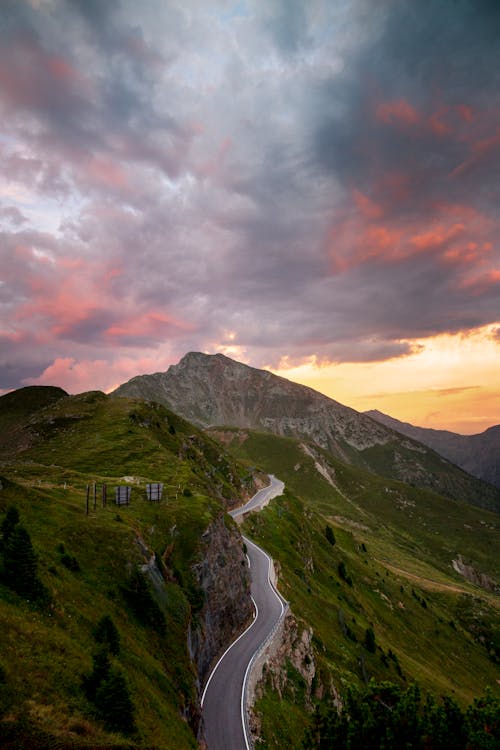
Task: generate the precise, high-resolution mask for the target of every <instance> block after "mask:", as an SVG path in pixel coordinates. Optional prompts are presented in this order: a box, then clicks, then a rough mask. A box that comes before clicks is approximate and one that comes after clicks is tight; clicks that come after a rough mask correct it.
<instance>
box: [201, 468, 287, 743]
mask: <svg viewBox="0 0 500 750" xmlns="http://www.w3.org/2000/svg"><path fill="white" fill-rule="evenodd" d="M269 478H270V479H271V483H270V485H269V487H263V488H262V489H261V490H259V492H257V495H259V494H260V493H263V492H265V491H266V490H269V489H270V487H271V486H272V479H273V478H274V475H273V476H272V477H271V475H270V476H269ZM255 497H256V496H255V495H254V497H253V498H252V500H253V499H254V498H255ZM243 507H246V506H243ZM238 510H241V509H239V508H238ZM230 515H231V514H230ZM242 539H243V541H244V542H245V544H251V545H252V546H253V547H256V548H257V549H258V550H259V552H262V554H264V555H265V556H266V557H267V562H268V566H267V582H268V584H269V588H270V589H271V591H272V592H273V594H274V595H275V596H276V598H277V600H278V601H279V603H280V607H281V612H280V615H279V617H278V619H277V620H276V622H278V621H279V620H280V618H281V617H282V616H283V612H284V611H285V604H287V602H286V600H285V599H284V597H282V596H281V594H280V593H279V591H278V589H277V588H276V587H275V585H274V584H273V582H272V581H271V566H272V564H273V561H272V558H271V557H270V555H268V554H267V552H266V551H265V550H263V549H262V547H259V545H258V544H255V542H252V540H251V539H248V537H246V536H243V535H242ZM247 560H248V565H249V567H250V559H249V557H248V555H247ZM251 599H252V602H253V606H254V607H255V615H254V619H253V620H252V622H251V623H250V625H249V626H248V627H247V628H246V629H245V630H244V631H243V633H241V634H240V635H239V636H238V638H236V640H234V641H233V642H232V643H231V645H230V646H229V647H228V648H227V649H226V650H225V651H224V653H223V654H222V656H221V657H220V659H219V661H218V662H217V664H216V665H215V667H214V668H213V669H212V671H211V672H210V675H209V678H208V680H207V682H206V685H205V688H204V690H203V693H202V696H201V707H202V708H203V702H204V700H205V694H206V692H207V689H208V686H209V685H210V682H211V680H212V677H213V676H214V674H215V672H216V671H217V668H218V666H219V664H220V663H221V661H222V660H223V659H224V657H225V656H226V654H227V653H228V651H230V650H231V649H232V647H233V646H234V645H235V644H236V643H238V641H239V640H240V638H243V636H244V635H245V633H248V631H249V630H250V628H252V627H253V626H254V625H255V623H256V621H257V618H258V616H259V608H258V606H257V602H256V601H255V599H254V598H253V596H251ZM265 641H266V639H264V640H263V641H262V643H260V644H259V646H258V647H257V648H256V649H255V651H254V653H253V654H252V656H251V658H250V659H249V661H248V664H247V668H246V670H245V675H244V677H243V685H242V688H241V698H240V711H241V725H242V728H243V737H244V739H245V745H246V750H252V746H251V745H250V743H249V741H248V736H247V730H246V721H245V705H244V704H245V692H246V691H245V688H246V684H247V680H248V673H249V671H250V668H251V667H252V665H253V660H254V657H255V655H256V654H257V653H258V652H259V650H260V649H261V648H262V645H263V644H264V643H265Z"/></svg>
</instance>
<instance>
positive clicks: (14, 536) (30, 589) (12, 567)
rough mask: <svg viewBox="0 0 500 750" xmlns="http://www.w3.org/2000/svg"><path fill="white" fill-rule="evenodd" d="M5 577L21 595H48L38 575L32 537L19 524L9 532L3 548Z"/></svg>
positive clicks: (38, 596) (39, 596) (35, 597)
mask: <svg viewBox="0 0 500 750" xmlns="http://www.w3.org/2000/svg"><path fill="white" fill-rule="evenodd" d="M3 559H4V577H5V581H6V583H7V585H8V586H9V587H10V588H11V589H13V590H14V591H16V592H17V593H18V594H21V596H27V597H30V598H33V599H42V598H44V597H46V596H47V592H46V589H45V587H44V586H43V585H42V583H41V582H40V580H39V578H38V575H37V560H36V554H35V550H34V549H33V545H32V543H31V538H30V535H29V534H28V532H27V531H26V529H25V528H24V526H21V525H20V524H17V525H16V526H14V528H13V529H12V530H11V531H10V532H9V534H8V536H7V540H6V541H5V543H4V549H3Z"/></svg>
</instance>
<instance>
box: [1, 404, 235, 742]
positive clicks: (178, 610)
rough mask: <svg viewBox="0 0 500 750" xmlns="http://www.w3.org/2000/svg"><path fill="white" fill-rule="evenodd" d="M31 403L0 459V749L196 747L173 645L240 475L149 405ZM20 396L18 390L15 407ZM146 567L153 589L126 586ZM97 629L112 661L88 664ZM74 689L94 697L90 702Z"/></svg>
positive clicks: (189, 699) (183, 637)
mask: <svg viewBox="0 0 500 750" xmlns="http://www.w3.org/2000/svg"><path fill="white" fill-rule="evenodd" d="M31 395H32V396H36V394H31ZM39 395H40V397H41V398H40V401H39V402H38V403H36V397H35V398H32V399H31V403H30V404H27V408H26V409H25V413H24V419H25V420H27V423H26V424H24V425H23V429H21V430H19V431H18V434H21V433H22V439H21V438H20V439H19V442H18V443H17V444H16V443H15V442H11V443H10V444H9V446H8V449H7V450H4V451H3V453H2V454H0V456H1V459H2V462H1V465H0V474H1V475H2V476H1V480H0V481H1V489H0V524H2V530H1V532H0V539H3V542H2V546H3V549H2V550H0V552H1V553H3V554H0V563H1V565H2V568H1V569H0V631H1V633H2V642H1V647H0V738H1V741H0V745H1V746H2V748H4V747H8V748H12V749H14V748H15V749H16V750H19V749H20V748H30V750H31V749H32V748H40V749H41V748H45V747H47V748H48V747H50V748H83V747H87V748H88V747H110V748H111V747H113V748H117V747H134V748H142V747H144V748H146V747H154V748H158V749H167V748H168V749H170V750H183V749H184V748H194V747H197V742H196V731H197V724H198V721H199V709H198V704H197V691H196V686H195V680H196V675H195V670H194V668H193V665H192V662H191V660H190V658H189V654H188V649H187V631H188V626H189V624H190V622H191V623H192V621H193V618H195V617H196V611H197V608H198V607H199V605H200V598H199V597H200V592H199V591H198V590H197V589H196V585H195V582H194V579H193V574H192V570H191V566H192V564H193V563H194V562H195V561H196V559H197V555H198V554H199V548H200V540H201V536H202V533H203V532H204V530H205V529H206V527H207V525H208V524H209V523H210V521H211V520H212V519H214V518H215V517H216V516H218V515H219V514H220V513H221V512H222V509H223V507H224V506H225V505H226V500H225V498H231V499H234V498H235V497H238V495H240V494H241V493H242V489H243V486H242V480H245V477H244V476H243V475H242V474H241V471H240V470H239V469H238V466H237V465H236V464H235V462H234V461H233V460H232V459H228V458H227V456H225V455H224V454H223V452H222V451H221V449H220V447H219V446H218V445H217V444H216V443H215V442H214V441H212V440H211V439H210V438H208V437H207V436H205V435H204V434H203V433H202V432H200V431H199V430H196V428H194V427H192V425H189V424H188V423H187V422H185V421H184V420H182V419H180V418H178V417H176V416H175V415H173V414H172V413H170V412H168V411H167V410H166V409H165V408H163V407H160V406H154V405H145V404H143V403H141V402H135V401H132V400H129V399H125V400H122V399H119V400H118V399H110V398H108V397H106V396H105V395H104V394H102V393H98V392H91V393H86V394H81V395H79V396H73V397H65V398H61V399H57V400H55V401H53V402H52V403H47V400H46V399H45V393H43V392H41V393H40V394H39ZM24 396H25V394H23V393H22V392H21V391H19V392H17V399H18V401H19V399H21V400H23V399H24ZM5 399H6V401H5ZM18 401H16V398H15V394H9V395H8V397H3V399H0V410H1V411H2V415H3V418H4V419H5V420H7V419H8V417H9V415H10V417H11V418H12V421H14V420H15V419H17V418H18V417H19V414H20V413H22V408H21V405H20V404H19V402H18ZM25 403H26V402H25ZM21 421H22V420H21ZM26 435H29V440H28V441H27V440H26V439H25V438H26ZM151 481H154V482H163V483H164V485H165V486H164V493H165V494H164V499H163V500H162V501H161V503H159V504H157V503H151V502H148V501H147V500H146V499H145V485H146V483H147V482H151ZM94 482H95V483H96V501H95V506H94V494H93V486H94V485H93V483H94ZM103 484H106V485H107V489H108V498H107V504H106V506H105V507H103V504H102V486H103ZM118 484H120V485H124V484H125V485H126V484H128V485H129V486H130V487H131V503H130V505H129V506H123V507H117V506H116V505H115V504H114V502H113V498H114V495H113V490H114V487H115V486H116V485H118ZM87 486H89V487H90V504H89V505H90V507H89V513H88V515H87V512H86V508H87ZM12 507H15V508H16V509H17V513H18V515H19V524H18V526H16V527H15V528H16V529H19V525H20V526H22V527H23V528H25V530H26V532H27V534H28V535H29V536H28V540H30V541H31V544H32V547H33V549H34V552H35V554H36V563H35V565H36V568H37V573H36V575H37V578H38V579H39V587H38V588H34V587H33V586H31V584H30V585H29V587H28V588H26V587H25V588H24V589H23V587H22V585H21V584H22V583H23V581H25V582H26V580H28V578H29V576H27V575H25V571H28V573H29V572H30V571H31V570H32V567H30V566H32V565H33V560H32V557H31V556H30V550H29V549H28V546H29V545H28V542H27V541H26V538H25V537H24V538H23V540H24V541H23V543H22V544H21V543H20V542H19V541H18V542H17V547H16V544H15V542H16V536H15V534H13V533H12V532H9V533H10V536H8V533H7V531H6V529H7V525H8V521H6V519H8V518H9V517H11V516H12V513H13V511H12V510H9V509H12ZM228 523H231V521H228ZM16 533H17V532H16ZM21 536H22V535H21ZM21 536H20V534H19V533H17V537H18V538H21ZM7 538H8V541H5V540H6V539H7ZM152 555H156V560H157V562H158V565H159V567H160V568H161V570H162V572H163V575H164V579H165V580H164V581H163V582H160V583H159V584H158V585H157V589H156V590H155V589H153V588H151V584H150V582H149V580H148V579H147V578H146V577H145V576H141V575H139V576H138V574H137V571H138V570H139V569H140V566H141V565H143V564H144V563H145V562H147V561H148V559H149V558H150V556H152ZM12 570H14V572H15V574H12ZM9 573H11V575H10V576H9ZM107 616H109V617H110V618H111V621H112V623H113V624H114V625H115V627H116V630H117V631H118V634H119V643H120V647H119V653H118V654H115V653H112V652H110V651H109V649H108V651H107V653H104V656H102V652H103V649H104V651H105V652H106V647H105V645H104V646H103V644H102V642H100V641H99V628H98V625H99V623H100V622H101V625H100V626H99V627H100V629H101V630H102V628H103V627H104V626H103V625H102V620H103V618H105V622H106V621H108V620H107V619H106V618H107ZM108 622H109V621H108ZM96 628H98V632H97V635H96ZM101 635H102V634H101ZM101 640H102V638H101ZM103 659H104V661H105V662H106V660H107V662H108V664H107V667H105V671H106V669H107V670H108V671H107V672H106V674H107V677H106V679H102V674H101V675H100V673H99V669H101V668H102V660H103ZM100 660H101V661H100ZM110 675H111V676H110ZM117 675H118V677H117ZM123 678H124V680H125V682H123ZM89 681H90V682H92V681H93V682H94V683H96V681H97V683H98V684H99V685H100V688H99V690H98V691H97V699H95V700H92V699H91V698H90V697H89V691H88V690H86V687H85V686H86V685H88V684H89ZM124 684H125V688H124V687H123V686H124ZM106 691H107V692H106ZM124 696H128V698H129V699H130V701H131V702H132V704H133V707H134V710H133V713H132V720H133V725H130V722H128V720H127V715H128V714H129V713H130V711H128V709H127V701H126V698H125V697H124ZM116 713H117V714H118V719H116V716H115V719H113V716H114V714H116ZM134 727H135V728H134Z"/></svg>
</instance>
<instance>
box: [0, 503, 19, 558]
mask: <svg viewBox="0 0 500 750" xmlns="http://www.w3.org/2000/svg"><path fill="white" fill-rule="evenodd" d="M18 523H19V511H18V510H17V508H16V507H15V505H10V506H9V507H8V508H7V513H6V514H5V518H4V519H3V521H2V524H1V525H0V535H1V539H0V549H2V548H3V547H4V546H5V544H6V543H7V540H8V538H9V536H10V535H11V533H12V531H13V530H14V528H15V527H16V526H17V524H18Z"/></svg>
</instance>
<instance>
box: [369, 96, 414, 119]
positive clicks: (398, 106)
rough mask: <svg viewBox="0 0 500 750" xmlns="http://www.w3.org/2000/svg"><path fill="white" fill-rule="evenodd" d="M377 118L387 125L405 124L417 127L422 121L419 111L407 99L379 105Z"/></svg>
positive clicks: (376, 113) (376, 111)
mask: <svg viewBox="0 0 500 750" xmlns="http://www.w3.org/2000/svg"><path fill="white" fill-rule="evenodd" d="M375 117H376V118H377V120H380V121H381V122H385V123H387V124H394V123H403V124H405V125H417V124H418V123H419V122H420V119H421V118H420V115H419V113H418V112H417V110H416V109H415V108H414V107H412V105H411V104H410V103H409V102H407V101H406V99H398V100H397V101H392V102H382V103H380V104H378V105H377V107H376V109H375Z"/></svg>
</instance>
